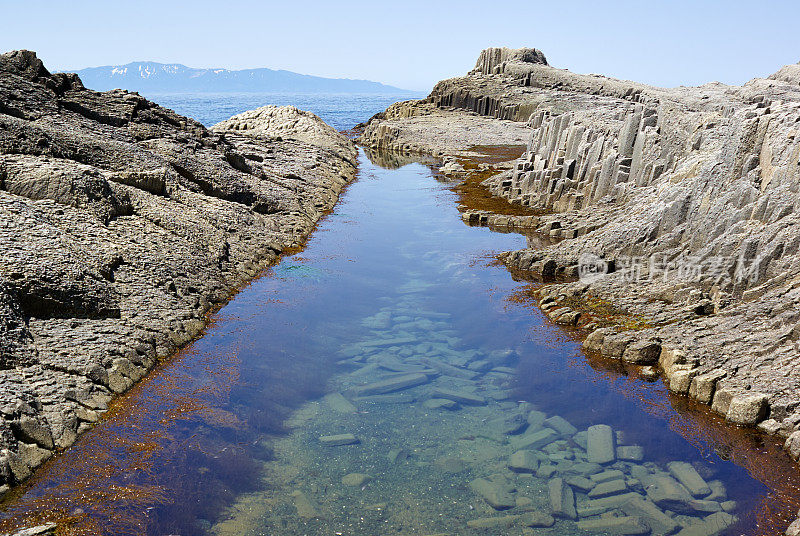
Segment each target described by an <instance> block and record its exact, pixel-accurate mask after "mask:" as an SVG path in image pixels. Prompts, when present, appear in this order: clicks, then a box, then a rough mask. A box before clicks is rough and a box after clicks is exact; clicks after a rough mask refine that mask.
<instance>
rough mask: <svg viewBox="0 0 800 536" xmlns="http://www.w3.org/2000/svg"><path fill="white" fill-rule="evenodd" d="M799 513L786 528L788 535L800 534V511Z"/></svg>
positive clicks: (798, 535)
mask: <svg viewBox="0 0 800 536" xmlns="http://www.w3.org/2000/svg"><path fill="white" fill-rule="evenodd" d="M797 515H798V518H797V519H796V520H794V521H793V522H792V524H791V525H789V528H787V529H786V536H800V512H798V513H797Z"/></svg>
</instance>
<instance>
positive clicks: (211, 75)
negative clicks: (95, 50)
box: [75, 61, 416, 94]
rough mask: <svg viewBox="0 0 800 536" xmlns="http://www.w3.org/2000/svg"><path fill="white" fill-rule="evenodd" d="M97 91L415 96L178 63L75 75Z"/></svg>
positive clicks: (371, 86) (362, 83) (375, 86)
mask: <svg viewBox="0 0 800 536" xmlns="http://www.w3.org/2000/svg"><path fill="white" fill-rule="evenodd" d="M75 72H77V73H78V75H79V76H80V77H81V80H82V81H83V85H84V86H86V87H88V88H90V89H94V90H97V91H108V90H110V89H116V88H122V89H127V90H129V91H138V92H142V93H158V92H164V93H184V92H185V93H232V92H244V93H272V92H293V93H392V94H397V93H409V94H412V93H416V92H414V91H409V90H406V89H400V88H397V87H392V86H387V85H385V84H381V83H379V82H371V81H369V80H351V79H349V78H322V77H319V76H310V75H306V74H298V73H293V72H291V71H283V70H273V69H243V70H240V71H231V70H228V69H194V68H192V67H186V66H185V65H180V64H178V63H156V62H153V61H137V62H133V63H128V64H127V65H107V66H104V67H91V68H88V69H81V70H79V71H75Z"/></svg>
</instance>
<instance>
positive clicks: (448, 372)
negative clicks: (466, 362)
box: [420, 357, 478, 380]
mask: <svg viewBox="0 0 800 536" xmlns="http://www.w3.org/2000/svg"><path fill="white" fill-rule="evenodd" d="M420 362H422V363H424V364H426V365H428V366H429V367H431V368H432V369H435V370H438V371H439V372H440V373H441V374H443V375H444V376H452V377H454V378H461V379H464V380H473V379H475V378H477V377H478V373H477V372H474V371H471V370H466V369H463V368H460V367H455V366H453V365H450V364H448V363H445V362H444V361H441V360H439V359H431V358H428V357H423V358H420Z"/></svg>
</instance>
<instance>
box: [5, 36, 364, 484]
mask: <svg viewBox="0 0 800 536" xmlns="http://www.w3.org/2000/svg"><path fill="white" fill-rule="evenodd" d="M243 116H246V119H247V125H248V128H246V129H245V128H242V127H241V123H240V122H237V123H235V124H232V123H230V122H223V123H222V124H220V125H217V126H216V127H215V128H213V129H211V130H209V129H206V128H205V127H203V126H202V125H201V124H199V123H198V122H196V121H194V120H192V119H189V118H186V117H183V116H180V115H178V114H176V113H174V112H172V111H171V110H168V109H165V108H161V107H160V106H158V105H157V104H155V103H153V102H150V101H148V100H147V99H145V98H143V97H141V96H139V95H138V94H136V93H129V92H127V91H123V90H114V91H109V92H105V93H99V92H95V91H91V90H87V89H85V88H84V87H83V85H82V84H81V81H80V79H79V78H78V77H77V76H76V75H74V74H64V73H60V74H51V73H49V72H48V71H47V69H46V68H45V67H44V65H43V64H42V62H41V61H40V60H39V59H38V58H37V57H36V55H35V53H33V52H30V51H16V52H11V53H7V54H3V55H0V214H1V215H2V216H1V217H0V254H2V258H3V262H2V263H0V496H2V495H4V494H5V492H7V491H8V489H9V486H12V485H14V484H17V483H19V482H21V481H24V480H25V479H26V478H28V477H29V476H30V474H31V472H32V471H33V470H34V469H35V468H36V467H37V466H38V465H40V464H41V463H43V462H44V461H45V460H46V459H48V458H49V457H50V456H51V455H52V454H53V452H54V451H55V450H58V449H61V448H66V447H68V446H69V445H71V444H72V443H73V442H74V441H75V440H76V438H77V437H78V436H79V435H80V434H81V433H82V432H84V431H86V430H87V429H89V428H90V427H91V426H92V425H93V423H95V422H97V421H98V420H99V419H100V418H101V415H102V412H103V411H105V410H106V409H107V408H108V405H109V403H110V402H111V400H112V399H113V398H114V397H115V396H116V395H118V394H120V393H122V392H124V391H126V390H127V389H129V388H130V387H131V386H132V385H133V384H134V383H135V382H136V381H138V380H139V379H141V378H142V377H144V376H145V375H146V374H147V372H148V371H149V370H150V369H151V368H153V367H154V366H155V364H156V363H157V362H158V361H159V360H161V359H164V358H166V357H168V356H170V355H172V354H173V352H174V351H175V350H176V349H177V348H179V347H181V346H183V345H185V344H186V343H188V342H189V341H191V340H192V339H194V338H195V337H196V336H197V335H198V334H200V333H201V331H202V329H203V328H204V326H205V322H206V316H205V315H206V313H207V312H209V311H210V310H212V309H213V308H214V307H216V306H218V305H219V304H222V303H223V302H224V301H225V300H226V299H227V298H228V297H229V296H230V295H232V294H233V293H234V292H236V290H237V289H238V288H240V287H241V286H242V285H243V284H245V283H246V282H248V281H249V280H251V279H252V278H253V277H255V276H257V275H258V274H259V273H260V272H261V271H262V270H263V269H264V268H265V267H267V266H268V265H270V264H271V263H272V262H274V261H275V260H276V259H277V257H278V255H280V253H281V252H282V251H285V250H286V249H287V248H292V247H296V246H298V245H300V244H301V243H302V242H303V240H304V239H305V237H306V236H307V235H308V234H309V233H310V232H311V231H312V230H313V228H314V226H315V224H316V222H317V221H318V220H319V219H320V218H321V217H322V216H323V215H324V214H325V213H326V211H327V210H329V209H331V208H332V207H333V205H334V203H335V202H336V199H337V197H338V194H339V193H340V191H341V190H342V188H343V187H344V186H345V185H346V184H347V183H348V182H350V181H351V180H353V179H354V177H355V169H356V157H357V149H356V148H355V145H354V144H353V143H352V142H350V141H349V140H347V139H346V138H345V137H344V136H342V135H340V134H338V133H337V132H335V131H334V130H333V129H332V128H330V127H329V126H327V125H325V124H324V123H323V122H322V121H321V120H320V119H319V118H318V117H316V116H314V115H313V114H309V113H307V112H301V111H299V110H297V109H295V108H275V107H272V108H271V109H269V110H265V109H262V110H261V111H260V113H255V114H251V115H249V116H248V115H247V114H243ZM236 125H240V126H239V127H238V128H237V127H236Z"/></svg>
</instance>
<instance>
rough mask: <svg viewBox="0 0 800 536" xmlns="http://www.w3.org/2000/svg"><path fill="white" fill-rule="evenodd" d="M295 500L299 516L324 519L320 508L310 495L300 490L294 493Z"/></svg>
mask: <svg viewBox="0 0 800 536" xmlns="http://www.w3.org/2000/svg"><path fill="white" fill-rule="evenodd" d="M292 497H293V499H294V507H295V508H296V509H297V515H298V516H300V517H303V518H306V519H311V518H315V517H322V516H321V514H320V512H319V506H317V504H316V503H314V501H312V500H311V499H310V498H309V497H308V495H306V494H305V493H303V492H302V491H300V490H295V491H294V492H292Z"/></svg>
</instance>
